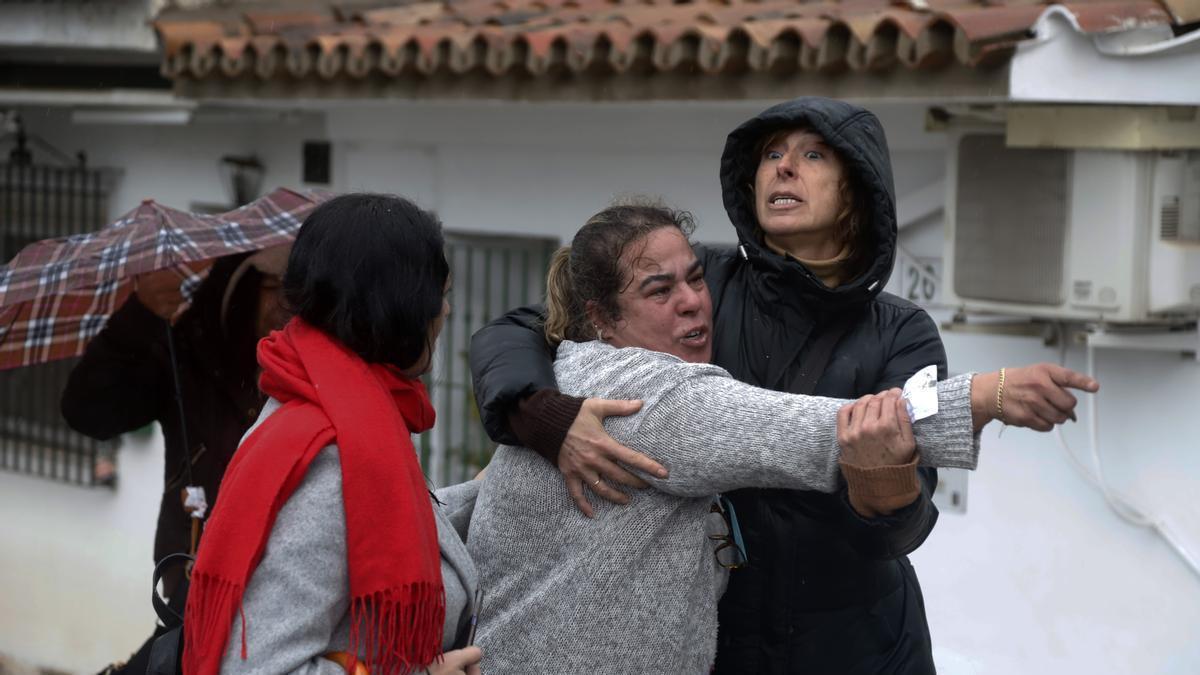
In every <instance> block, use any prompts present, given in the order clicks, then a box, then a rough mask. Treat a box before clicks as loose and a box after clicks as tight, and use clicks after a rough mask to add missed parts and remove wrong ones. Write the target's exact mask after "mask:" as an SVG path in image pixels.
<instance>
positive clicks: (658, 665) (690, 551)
mask: <svg viewBox="0 0 1200 675" xmlns="http://www.w3.org/2000/svg"><path fill="white" fill-rule="evenodd" d="M554 371H555V376H556V378H557V380H558V385H559V388H560V390H561V391H562V392H563V393H566V394H570V395H574V396H586V397H599V398H614V399H642V400H643V401H644V404H643V406H642V409H641V411H639V412H638V414H636V415H632V416H629V417H619V418H618V417H614V418H610V419H608V420H607V421H606V422H605V428H606V429H607V431H608V432H609V433H610V434H612V436H613V438H614V439H616V440H617V441H619V442H621V443H624V444H626V445H628V446H629V447H631V448H633V449H635V450H638V451H640V452H643V453H645V454H647V455H649V456H650V457H652V458H654V459H655V460H657V461H659V462H661V463H662V464H663V465H665V466H666V467H667V469H668V470H669V472H670V478H669V479H667V480H657V479H653V478H651V477H649V476H643V477H644V478H646V479H647V480H649V481H650V482H651V483H652V485H653V487H654V488H656V489H648V490H634V491H630V498H631V501H630V504H629V505H628V506H618V505H614V504H610V503H608V502H604V501H598V500H593V506H595V510H596V517H595V519H588V518H586V517H584V516H583V515H582V514H580V513H579V511H578V510H577V509H576V508H575V506H574V505H573V504H572V502H571V498H570V496H569V495H568V493H567V489H566V486H565V484H564V482H563V480H562V477H561V475H560V474H559V472H558V470H557V469H555V468H554V467H553V466H551V465H550V464H549V463H547V462H546V461H545V460H544V459H543V458H541V457H540V456H538V455H537V454H536V453H533V452H530V451H528V450H525V449H521V448H513V447H507V446H505V447H501V448H499V449H498V450H497V452H496V455H495V457H494V458H493V459H492V462H491V464H489V465H488V469H487V476H486V478H485V479H484V481H483V486H482V488H481V489H480V492H479V497H478V501H477V503H476V506H475V512H474V515H473V517H472V520H471V526H470V537H469V539H468V540H467V547H468V549H469V550H470V552H471V556H472V558H473V559H474V560H475V563H476V565H477V567H478V569H479V573H480V584H481V585H482V587H483V588H484V593H485V599H484V602H483V615H482V616H481V618H480V622H479V636H478V643H479V644H480V646H482V647H483V650H484V660H483V670H484V672H485V673H501V674H505V675H507V674H509V673H613V674H625V673H688V674H694V673H707V672H708V671H709V667H710V665H711V664H712V662H713V657H714V654H715V653H716V636H717V600H718V598H719V596H720V593H721V592H722V591H723V590H724V582H725V572H724V570H723V569H722V568H721V567H720V566H718V565H717V564H716V561H715V558H714V555H713V550H714V546H715V544H714V543H713V542H712V541H710V540H709V539H708V538H707V537H706V536H705V535H706V534H707V533H708V532H710V531H711V530H712V529H713V528H714V526H716V527H720V529H722V530H723V529H724V525H723V524H722V525H716V524H714V523H713V522H712V520H711V519H710V513H709V508H710V504H711V503H712V498H713V495H714V494H716V493H718V492H723V491H726V490H733V489H736V488H743V487H775V488H794V489H806V490H822V491H825V492H832V491H833V490H834V489H835V488H836V486H837V474H838V466H837V457H838V452H839V451H838V447H837V411H838V409H839V408H840V407H841V406H842V405H843V404H845V403H846V401H842V400H838V399H829V398H821V397H805V396H794V395H789V394H782V393H779V392H774V391H767V390H764V389H759V388H756V387H752V386H750V385H747V384H744V383H741V382H738V381H737V380H734V379H733V378H732V377H730V376H729V374H728V373H726V372H725V371H724V370H722V369H721V368H718V367H716V366H712V365H702V364H691V363H685V362H683V361H681V360H679V359H677V358H675V357H673V356H669V355H666V354H661V353H658V352H651V351H646V350H643V349H614V348H612V347H610V346H608V345H606V344H604V343H601V342H595V341H593V342H586V343H573V342H564V343H563V344H562V345H561V346H560V347H559V350H558V358H557V360H556V361H555V363H554ZM969 399H970V376H960V377H957V378H954V379H951V380H947V381H946V382H943V383H940V385H939V405H940V412H939V413H938V414H937V415H934V416H933V417H930V418H927V419H925V420H922V421H921V422H918V423H917V424H916V425H914V426H915V429H914V431H915V435H916V438H917V444H918V447H919V449H920V451H921V459H922V463H925V464H931V465H935V466H945V467H961V468H968V469H970V468H974V467H975V464H976V460H977V457H978V451H979V445H978V438H977V437H976V436H975V435H974V434H973V432H972V422H971V410H970V400H969Z"/></svg>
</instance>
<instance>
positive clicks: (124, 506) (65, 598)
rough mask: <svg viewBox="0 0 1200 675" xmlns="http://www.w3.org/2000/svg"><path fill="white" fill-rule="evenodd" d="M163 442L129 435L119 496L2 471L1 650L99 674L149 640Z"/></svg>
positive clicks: (123, 450)
mask: <svg viewBox="0 0 1200 675" xmlns="http://www.w3.org/2000/svg"><path fill="white" fill-rule="evenodd" d="M160 439H161V435H160V434H158V432H157V431H155V434H154V435H152V436H150V437H148V438H136V437H128V440H127V442H126V443H124V444H123V445H122V447H121V448H120V450H119V451H118V455H117V462H118V465H119V466H120V472H121V477H120V485H119V487H118V488H117V489H116V490H115V491H113V490H107V489H102V488H97V489H88V488H82V487H76V486H71V485H63V484H58V483H51V482H49V481H46V480H43V479H38V478H32V477H29V476H22V475H16V474H11V473H7V472H2V471H0V541H3V542H4V545H2V546H0V570H3V574H0V653H3V654H8V655H10V656H13V657H16V658H17V659H18V660H20V661H24V662H26V663H28V664H31V665H37V666H43V667H53V668H56V669H60V670H65V671H68V672H77V673H91V672H96V671H99V670H100V668H101V667H103V666H104V665H105V664H107V663H109V662H110V661H113V660H117V659H126V658H129V654H130V653H131V652H132V651H133V650H134V649H136V648H137V647H138V646H140V645H141V643H142V641H144V640H145V639H146V638H148V637H150V632H151V631H152V630H153V629H154V612H153V610H152V609H151V606H150V575H151V572H152V571H153V564H152V559H151V549H152V544H153V540H154V525H155V522H156V520H157V517H158V503H159V495H160V494H161V493H162V482H163V451H162V442H161V440H160Z"/></svg>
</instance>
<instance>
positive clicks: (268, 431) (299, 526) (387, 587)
mask: <svg viewBox="0 0 1200 675" xmlns="http://www.w3.org/2000/svg"><path fill="white" fill-rule="evenodd" d="M444 247H445V244H444V241H443V238H442V233H441V225H440V223H439V222H438V221H437V219H436V218H435V217H434V216H433V215H432V214H430V213H428V212H425V211H422V210H421V209H419V208H417V207H416V206H414V205H413V204H412V203H411V202H408V201H407V200H404V199H401V198H398V197H392V196H384V195H368V194H351V195H344V196H341V197H337V198H335V199H333V200H330V201H328V202H326V203H325V204H323V205H321V206H320V207H318V208H317V209H316V210H315V211H314V212H313V213H312V214H311V215H310V216H309V217H308V219H307V220H306V221H305V223H304V225H303V227H301V228H300V232H299V235H298V236H297V237H296V243H295V245H294V246H293V248H292V253H291V257H290V258H289V260H288V267H287V272H286V274H285V276H284V279H283V289H282V292H283V297H284V300H285V303H286V305H287V306H288V308H289V309H291V310H292V311H293V312H294V314H295V316H294V318H292V320H291V321H290V322H289V323H288V324H287V326H286V327H285V328H284V329H283V330H281V331H276V332H274V333H272V334H271V335H270V337H268V338H266V339H264V340H263V341H262V342H261V343H260V344H259V347H258V361H259V364H260V365H261V366H262V378H261V381H260V386H261V388H262V390H263V392H264V393H266V394H267V395H268V396H269V397H270V399H269V401H268V402H267V405H266V406H265V407H264V408H263V412H262V414H261V416H260V417H259V421H258V423H257V424H256V425H255V426H254V427H253V428H251V430H250V431H249V432H248V433H247V435H246V437H245V438H244V439H243V440H242V444H241V446H239V448H238V451H237V453H236V454H235V455H234V457H233V460H232V461H231V463H230V465H229V468H228V470H227V472H226V474H225V479H224V483H223V484H222V490H221V501H220V502H219V503H218V504H217V506H216V508H215V510H214V512H213V515H212V517H211V519H210V520H209V523H208V526H207V528H206V533H205V537H204V542H203V545H202V546H201V547H200V551H199V553H198V556H197V561H196V566H195V570H194V571H193V575H192V585H191V590H190V592H189V595H188V604H187V612H186V617H187V619H186V622H185V629H184V630H185V635H184V645H185V646H184V657H183V670H184V672H185V673H186V674H187V675H216V673H218V672H220V673H226V674H229V673H243V672H251V671H252V672H254V673H256V674H263V675H269V674H272V673H293V672H296V673H298V672H304V673H328V674H330V675H334V674H337V673H362V672H364V668H365V670H366V672H368V673H370V674H371V675H392V674H394V673H429V674H430V675H449V674H451V673H467V674H472V673H478V670H479V660H480V658H481V652H480V651H479V649H478V648H476V647H467V648H463V649H454V647H455V646H456V645H458V644H460V642H459V640H458V636H459V635H461V634H462V633H463V632H464V631H463V629H464V627H465V625H466V623H467V620H468V617H469V616H470V614H471V612H472V609H473V608H472V607H471V598H472V597H473V596H474V593H475V590H476V586H477V580H476V572H475V566H474V565H473V564H472V562H471V559H470V557H469V555H468V554H467V551H466V547H465V546H464V545H463V542H462V539H461V538H460V533H459V532H458V531H456V529H455V522H459V523H464V527H465V519H463V518H458V519H455V518H454V516H455V508H456V507H457V506H458V505H459V504H463V505H465V504H466V503H467V502H468V501H469V498H470V497H471V496H472V495H471V494H470V493H471V492H472V491H473V490H475V489H477V486H476V483H468V484H465V485H463V486H457V487H456V488H453V489H450V490H448V491H442V492H439V493H438V495H437V496H436V497H434V496H433V495H432V493H430V492H429V490H428V488H427V487H426V480H425V477H424V475H423V474H422V473H421V468H420V466H419V465H418V462H417V456H416V454H415V452H414V449H413V445H412V442H411V440H410V435H411V434H413V433H419V432H422V431H425V430H426V429H429V428H430V427H431V426H432V425H433V421H434V411H433V408H432V406H431V405H430V402H429V397H428V394H427V393H426V391H425V387H424V385H423V384H422V383H421V381H420V380H419V379H418V377H419V376H420V375H421V374H422V373H424V372H426V371H427V370H428V369H429V364H430V362H431V358H432V354H433V347H434V343H435V341H436V340H437V337H438V334H439V333H440V332H441V328H442V324H443V322H444V320H445V317H446V315H447V313H448V312H449V309H450V308H449V304H448V302H447V301H446V292H447V290H448V288H449V276H450V272H449V266H448V264H447V262H446V257H445V253H444ZM435 501H436V502H437V503H434V502H435Z"/></svg>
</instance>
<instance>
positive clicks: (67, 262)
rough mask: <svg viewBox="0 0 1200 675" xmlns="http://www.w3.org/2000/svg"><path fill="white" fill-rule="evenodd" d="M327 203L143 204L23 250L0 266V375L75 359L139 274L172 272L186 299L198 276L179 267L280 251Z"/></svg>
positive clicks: (311, 195)
mask: <svg viewBox="0 0 1200 675" xmlns="http://www.w3.org/2000/svg"><path fill="white" fill-rule="evenodd" d="M332 196H333V194H332V193H330V192H325V191H305V192H297V191H294V190H288V189H286V188H280V189H278V190H275V191H274V192H272V193H271V194H269V195H266V196H264V197H260V198H259V199H256V200H254V201H253V202H250V203H249V204H246V205H245V206H242V207H240V208H238V209H235V210H233V211H229V212H227V213H222V214H217V215H204V214H196V213H189V212H187V211H180V210H177V209H172V208H169V207H166V206H163V205H161V204H158V203H157V202H155V201H153V200H146V201H144V202H142V203H141V205H140V206H138V207H137V208H136V209H134V210H132V211H130V212H129V213H127V214H125V215H124V216H122V217H121V218H119V219H117V220H116V221H115V222H113V223H111V224H109V225H107V226H105V227H104V228H103V229H101V230H100V231H98V232H93V233H90V234H76V235H72V236H69V237H61V238H57V239H46V240H44V241H39V242H36V243H33V244H30V245H29V246H26V247H25V248H24V249H22V250H21V252H20V253H18V254H17V256H16V257H15V258H13V259H12V260H11V261H9V263H8V264H7V265H5V266H3V267H0V370H5V369H8V368H16V367H20V366H28V365H33V364H36V363H44V362H46V361H53V360H55V359H62V358H67V357H71V356H78V355H79V354H82V353H83V350H84V347H86V346H87V343H88V341H89V340H91V339H92V338H93V337H95V336H96V334H97V333H99V332H100V330H101V329H102V328H104V324H105V322H107V321H108V317H109V315H111V314H112V313H113V312H114V311H116V310H117V308H119V307H120V306H121V304H122V303H124V302H125V299H126V298H128V297H129V294H130V293H131V292H132V291H133V279H134V277H135V276H137V275H139V274H144V273H146V272H153V271H155V270H160V269H164V268H168V267H173V268H175V269H177V270H179V271H180V274H181V275H183V277H184V281H183V284H182V286H181V290H182V291H183V294H184V297H185V298H188V297H191V293H192V291H194V290H195V289H196V287H197V286H198V285H199V283H200V282H201V281H202V280H203V279H204V274H203V273H197V272H194V271H193V270H192V269H191V268H190V267H189V266H187V265H186V264H185V263H195V262H199V261H203V260H211V259H213V258H220V257H223V256H227V255H233V254H235V253H242V252H245V251H254V250H258V249H263V248H270V247H271V246H278V245H280V244H286V243H288V242H290V241H292V240H293V239H295V237H296V231H297V230H299V229H300V224H301V223H302V222H304V219H305V218H306V217H307V216H308V214H309V213H310V212H311V211H312V210H313V209H314V208H316V206H317V205H318V204H320V203H321V202H323V201H325V200H326V199H328V198H329V197H332Z"/></svg>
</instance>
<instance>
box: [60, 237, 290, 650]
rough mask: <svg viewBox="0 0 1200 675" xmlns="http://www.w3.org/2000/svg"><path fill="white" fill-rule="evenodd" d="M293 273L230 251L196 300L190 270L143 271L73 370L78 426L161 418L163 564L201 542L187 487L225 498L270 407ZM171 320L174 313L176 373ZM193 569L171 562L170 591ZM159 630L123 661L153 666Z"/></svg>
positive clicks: (104, 428)
mask: <svg viewBox="0 0 1200 675" xmlns="http://www.w3.org/2000/svg"><path fill="white" fill-rule="evenodd" d="M280 248H282V249H284V250H286V249H287V248H288V247H280ZM273 258H274V259H273ZM272 263H274V266H273V264H272ZM282 272H283V268H282V266H281V265H279V261H278V256H265V255H263V254H261V253H260V254H245V253H243V254H239V255H236V256H229V257H225V258H220V259H218V260H217V261H216V262H215V263H213V265H212V267H211V269H210V270H209V273H208V277H207V279H205V281H204V282H203V283H202V284H201V285H200V287H199V289H198V290H197V291H196V293H195V297H194V300H193V301H192V303H191V304H190V305H188V304H186V303H185V302H184V297H183V294H182V293H181V292H180V285H181V282H183V281H184V279H183V278H182V277H181V276H180V275H179V274H178V273H177V272H176V271H175V270H173V269H167V270H160V271H157V272H151V273H148V274H143V275H140V276H138V277H137V279H136V287H137V290H136V291H134V293H133V294H132V295H131V296H130V297H129V299H128V300H127V301H126V302H125V304H124V305H122V306H121V308H120V309H119V310H117V312H116V313H114V314H113V315H112V317H111V318H110V319H109V321H108V324H107V326H106V327H105V328H104V330H102V331H101V332H100V334H99V335H97V336H96V337H95V338H94V339H93V340H92V341H91V342H90V343H89V344H88V346H87V349H86V351H85V352H84V355H83V358H82V359H81V360H80V362H79V363H78V364H77V365H76V366H75V368H74V369H72V371H71V374H70V378H69V379H68V382H67V387H66V389H65V390H64V392H63V396H62V414H63V418H64V419H65V420H66V422H67V424H68V425H69V426H70V427H71V428H72V429H74V430H76V431H78V432H80V433H82V434H85V435H87V436H91V437H93V438H96V439H100V440H108V439H111V438H114V437H116V436H118V435H120V434H123V433H127V432H129V431H133V430H135V429H139V428H141V427H144V426H146V425H147V424H149V423H151V422H158V423H159V425H160V426H161V427H162V431H163V440H164V445H165V448H166V457H165V462H164V467H163V469H164V470H163V491H162V499H161V503H160V506H159V512H158V524H157V526H156V528H155V534H154V561H155V562H156V563H157V562H159V561H161V560H162V559H163V558H165V557H167V556H168V555H170V554H172V553H188V552H189V551H192V550H194V549H193V543H194V542H193V541H192V529H193V525H192V523H193V520H194V519H193V518H192V517H191V516H192V514H191V513H190V512H189V510H188V509H187V508H185V506H184V501H183V491H184V488H185V486H187V485H189V484H190V485H193V486H198V487H201V488H203V489H204V492H205V495H206V496H207V501H208V503H209V504H210V505H211V504H214V503H215V501H216V498H217V495H218V492H219V488H220V483H221V478H222V476H223V475H224V473H225V469H226V467H227V466H228V465H229V460H230V458H231V457H232V456H233V453H234V451H235V450H237V446H238V442H239V441H240V440H241V438H242V435H243V434H245V433H246V430H247V429H249V428H250V425H252V424H253V423H254V421H255V420H256V419H257V418H258V414H259V411H260V410H261V409H262V404H263V402H264V399H263V397H262V395H261V394H260V393H259V391H258V385H257V371H258V365H257V362H256V361H255V347H256V345H257V344H258V341H259V339H261V338H263V337H265V336H266V335H267V334H268V333H269V332H270V331H271V330H274V329H276V328H280V327H282V325H283V323H284V314H283V313H282V311H281V309H280V305H279V302H278V292H279V279H280V275H281V274H282ZM163 320H169V321H171V322H173V332H174V339H175V345H174V347H175V356H176V365H177V368H178V369H177V370H176V371H175V372H174V373H173V368H172V364H171V358H170V356H171V355H170V351H171V350H170V346H169V345H168V344H167V340H168V336H167V332H166V330H164V328H163ZM176 377H178V382H179V387H180V390H181V392H182V396H183V400H184V401H185V405H184V406H183V414H182V416H181V413H180V406H178V405H176V402H175V400H174V399H175V378H176ZM184 428H186V433H187V446H186V447H185V445H184V437H183V433H184V431H183V429H184ZM189 456H190V462H191V466H190V476H191V478H190V480H189V478H188V476H189V470H188V469H189V467H188V466H187V463H188V461H189V459H188V458H189ZM182 572H183V570H182V568H181V567H180V566H173V567H170V568H168V569H167V570H166V571H165V573H164V576H163V594H164V595H165V596H167V597H170V598H176V597H177V596H182V593H183V592H184V591H182V589H181V588H180V583H181V581H182V578H183V574H182ZM179 600H182V597H178V599H177V600H176V603H173V604H177V603H178V601H179ZM158 634H159V631H157V630H156V631H155V634H154V636H153V637H152V638H151V640H148V641H147V642H146V644H145V645H144V646H143V647H142V648H141V649H139V650H138V652H137V653H136V654H135V655H134V657H133V658H131V659H130V660H129V662H128V663H127V664H126V665H125V667H124V668H118V669H116V670H115V672H131V673H133V672H138V673H141V672H145V661H144V659H145V658H146V657H147V656H148V651H149V645H150V643H151V642H152V641H153V639H154V638H156V637H157V636H158Z"/></svg>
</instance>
